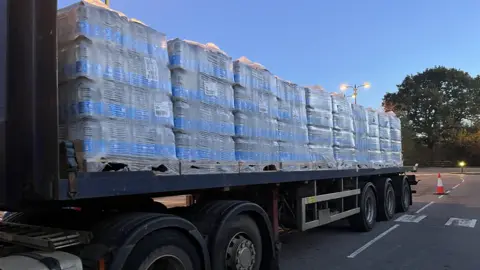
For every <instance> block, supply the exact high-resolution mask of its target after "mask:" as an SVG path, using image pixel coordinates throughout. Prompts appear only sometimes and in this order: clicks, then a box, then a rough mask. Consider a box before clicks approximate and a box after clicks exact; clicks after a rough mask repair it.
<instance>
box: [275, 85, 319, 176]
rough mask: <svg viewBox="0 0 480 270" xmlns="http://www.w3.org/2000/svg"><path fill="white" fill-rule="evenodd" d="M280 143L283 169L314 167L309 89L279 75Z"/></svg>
mask: <svg viewBox="0 0 480 270" xmlns="http://www.w3.org/2000/svg"><path fill="white" fill-rule="evenodd" d="M276 85H277V87H276V88H277V91H278V137H279V138H278V141H279V142H278V144H279V147H280V153H279V154H280V162H281V163H282V165H281V166H282V169H283V170H308V169H311V161H312V159H311V156H310V153H309V149H308V132H307V113H306V100H305V88H303V87H300V86H298V85H297V84H295V83H292V82H289V81H285V80H282V79H280V78H278V77H276Z"/></svg>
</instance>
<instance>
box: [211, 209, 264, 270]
mask: <svg viewBox="0 0 480 270" xmlns="http://www.w3.org/2000/svg"><path fill="white" fill-rule="evenodd" d="M212 244H213V246H212V250H213V252H212V253H211V256H212V270H226V269H227V270H237V269H249V270H258V269H260V264H261V260H262V237H261V235H260V231H259V229H258V227H257V224H256V223H255V221H254V220H253V219H252V218H250V217H249V216H247V215H238V216H235V217H232V218H231V219H230V220H227V221H226V223H225V224H224V225H223V226H221V227H220V229H219V230H218V232H217V234H216V237H215V241H214V242H213V243H212Z"/></svg>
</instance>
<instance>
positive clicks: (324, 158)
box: [308, 144, 337, 170]
mask: <svg viewBox="0 0 480 270" xmlns="http://www.w3.org/2000/svg"><path fill="white" fill-rule="evenodd" d="M308 148H309V150H310V156H311V160H312V162H313V163H314V169H316V170H320V169H323V170H328V169H336V168H337V162H336V160H335V155H334V153H333V147H332V146H322V145H317V144H309V145H308Z"/></svg>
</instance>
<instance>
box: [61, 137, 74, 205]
mask: <svg viewBox="0 0 480 270" xmlns="http://www.w3.org/2000/svg"><path fill="white" fill-rule="evenodd" d="M60 161H61V162H62V163H63V164H62V165H63V166H62V168H63V169H64V172H65V173H66V174H67V179H68V196H69V197H70V198H75V196H76V195H77V173H78V161H77V156H76V152H75V145H74V143H73V142H71V141H61V142H60Z"/></svg>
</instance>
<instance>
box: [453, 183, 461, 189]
mask: <svg viewBox="0 0 480 270" xmlns="http://www.w3.org/2000/svg"><path fill="white" fill-rule="evenodd" d="M458 186H460V184H456V185H455V186H453V187H452V189H456V188H457V187H458Z"/></svg>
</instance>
